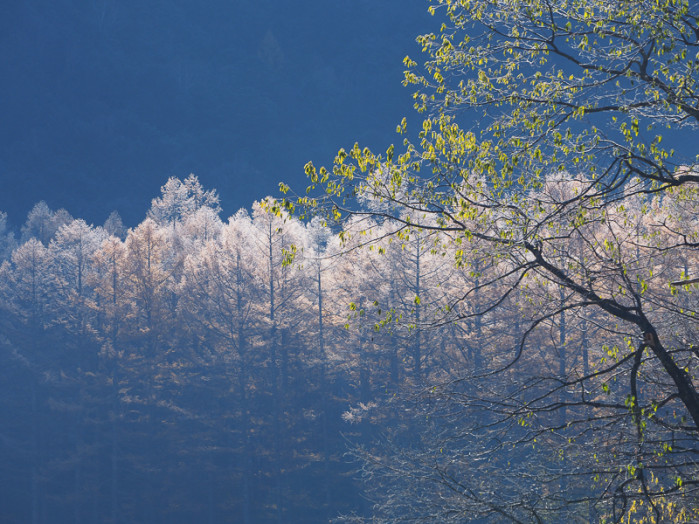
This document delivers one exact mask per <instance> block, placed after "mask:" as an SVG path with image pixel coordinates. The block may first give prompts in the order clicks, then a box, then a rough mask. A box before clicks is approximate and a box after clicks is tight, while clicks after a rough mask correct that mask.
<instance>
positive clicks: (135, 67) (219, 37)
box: [0, 0, 436, 225]
mask: <svg viewBox="0 0 699 524" xmlns="http://www.w3.org/2000/svg"><path fill="white" fill-rule="evenodd" d="M427 5H428V4H427V2H425V1H423V0H380V1H375V0H303V1H301V2H291V1H282V0H239V1H230V0H228V1H224V0H211V1H207V2H201V1H197V0H149V1H147V2H144V1H142V0H89V1H88V0H86V1H84V2H75V1H74V0H23V1H22V0H8V2H7V3H6V4H5V5H4V10H3V15H2V17H0V78H2V82H0V112H1V114H2V123H1V124H0V181H1V182H2V185H1V187H2V190H0V210H4V211H7V212H8V214H9V215H10V220H11V222H13V223H14V224H15V225H19V224H21V223H22V222H23V220H24V216H25V215H26V212H27V211H28V210H29V209H30V208H31V206H32V205H33V204H34V203H35V202H37V201H38V200H42V199H43V200H46V202H47V203H48V204H49V206H51V207H52V208H54V209H55V208H59V207H65V208H66V209H68V211H70V212H71V213H72V214H73V215H74V216H76V217H82V218H85V219H87V220H88V221H91V222H95V223H101V222H102V221H104V219H105V218H106V217H107V215H108V214H109V213H110V212H111V211H112V210H113V209H116V210H118V211H119V212H120V213H121V214H122V216H123V217H124V219H125V221H126V222H127V223H128V224H129V225H134V224H135V223H136V222H138V221H140V220H141V219H142V218H143V217H144V215H145V212H146V210H147V209H148V206H149V204H150V200H151V199H152V198H153V197H154V196H156V195H157V193H158V191H159V187H160V185H162V184H163V183H164V182H165V181H166V180H167V178H168V177H169V176H179V177H186V176H187V175H188V174H189V173H195V174H196V175H198V176H199V178H200V180H201V181H202V182H203V184H204V185H205V186H207V187H214V188H216V189H218V191H219V193H220V195H221V197H222V204H223V208H224V212H225V213H226V214H230V213H232V212H234V211H235V210H237V209H238V208H239V207H243V206H249V204H250V203H251V202H252V201H253V200H254V199H258V198H261V197H263V196H265V195H267V194H270V193H276V191H277V186H278V182H279V181H281V180H284V181H286V182H289V183H291V184H292V185H294V186H296V187H299V188H303V187H305V185H306V181H305V178H304V175H303V165H304V164H305V162H307V161H308V160H313V161H314V162H315V163H316V164H322V163H326V164H327V163H330V162H331V161H332V158H333V156H334V154H335V153H336V152H337V150H338V149H339V148H340V147H348V146H351V145H352V144H353V143H354V141H359V142H360V143H361V144H363V145H369V146H373V147H377V148H382V149H383V148H385V147H386V145H387V144H388V143H390V142H391V141H394V140H395V135H394V134H393V131H394V129H395V126H396V124H397V123H398V122H399V121H400V119H401V117H402V116H406V115H408V116H409V115H410V114H411V113H412V110H411V104H412V100H411V97H410V94H411V93H410V90H409V89H406V88H403V87H402V86H401V85H400V82H401V80H402V71H403V66H402V59H403V57H404V56H405V55H406V54H411V55H417V54H419V50H418V46H417V45H416V44H415V43H414V39H415V36H416V35H417V34H418V33H420V32H425V31H427V30H428V29H432V27H433V25H434V24H436V21H435V20H434V19H432V18H431V17H430V16H429V15H428V14H427V13H426V8H427Z"/></svg>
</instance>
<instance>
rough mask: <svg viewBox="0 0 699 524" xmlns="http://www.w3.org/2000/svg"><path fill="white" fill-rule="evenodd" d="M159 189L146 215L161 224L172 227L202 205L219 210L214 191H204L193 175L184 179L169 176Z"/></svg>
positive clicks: (216, 211)
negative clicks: (158, 194)
mask: <svg viewBox="0 0 699 524" xmlns="http://www.w3.org/2000/svg"><path fill="white" fill-rule="evenodd" d="M160 191H161V196H160V197H158V198H154V199H153V201H152V203H151V208H150V210H149V211H148V217H149V218H152V219H153V220H154V221H155V222H156V223H157V224H159V225H161V226H165V225H169V226H171V227H173V228H174V227H175V225H176V224H177V223H179V222H181V221H184V220H185V219H186V218H187V217H189V216H190V215H192V214H194V213H195V212H196V211H197V210H199V209H200V208H202V207H208V208H210V209H211V210H213V211H214V212H215V213H219V212H220V211H221V208H220V207H219V198H218V195H217V194H216V191H215V190H208V191H206V190H205V189H204V188H203V187H202V185H201V184H200V183H199V179H198V178H197V177H196V176H195V175H189V176H188V177H187V178H186V179H185V180H184V181H182V180H180V179H179V178H176V177H170V178H169V179H168V181H167V182H166V183H165V185H164V186H162V187H161V188H160Z"/></svg>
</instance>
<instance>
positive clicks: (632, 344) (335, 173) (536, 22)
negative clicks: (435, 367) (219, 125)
mask: <svg viewBox="0 0 699 524" xmlns="http://www.w3.org/2000/svg"><path fill="white" fill-rule="evenodd" d="M430 11H431V12H432V13H433V14H436V13H440V14H441V15H442V16H443V20H444V23H443V24H442V25H441V28H440V31H439V32H438V33H436V34H435V33H428V34H426V35H422V36H420V37H418V42H419V43H420V44H421V45H422V49H423V52H424V53H425V60H424V61H423V63H422V64H421V65H419V64H418V63H417V62H416V61H413V60H412V59H410V58H409V57H406V59H405V64H406V67H407V71H406V75H405V84H407V85H413V86H416V88H417V91H416V92H415V100H416V108H417V109H418V111H420V112H422V114H423V115H424V120H423V122H422V129H421V131H420V132H419V142H418V143H417V144H414V143H413V142H412V141H411V140H410V139H409V138H405V139H404V141H403V149H402V152H399V151H396V149H397V148H396V147H395V146H393V145H391V146H390V147H389V148H388V149H387V151H386V153H385V155H376V154H374V153H373V152H372V151H370V150H369V149H368V148H364V149H362V148H360V147H359V145H356V144H355V146H354V147H353V148H352V149H351V150H349V151H345V150H340V151H339V153H338V154H337V156H336V157H335V160H334V166H333V168H332V169H330V170H327V169H325V168H320V169H316V168H315V166H314V165H313V164H312V163H309V164H307V166H306V172H307V174H308V176H309V178H310V181H311V186H310V188H309V192H310V195H309V196H303V197H298V198H297V199H295V200H293V199H289V200H287V201H286V207H287V209H294V208H296V207H301V208H302V209H304V210H305V211H307V212H319V211H320V212H323V213H325V214H326V216H327V218H328V219H329V220H335V221H336V222H340V221H341V220H343V219H344V218H345V217H347V216H354V217H362V216H364V217H366V216H370V217H374V219H376V220H380V221H382V223H383V224H384V225H385V226H386V225H387V226H388V229H386V230H385V231H386V233H385V236H388V237H400V236H405V235H409V234H414V233H415V232H417V231H432V232H434V234H437V235H441V237H442V240H441V248H440V249H441V250H442V252H444V253H451V254H452V255H453V256H454V260H455V263H456V265H458V266H461V267H464V268H468V270H469V271H470V272H471V274H472V275H473V276H474V277H475V278H476V280H475V282H474V284H475V285H473V286H472V287H469V288H467V289H464V290H463V293H461V295H460V296H459V297H458V298H457V299H456V300H455V301H451V302H448V303H446V304H444V307H445V309H446V310H448V311H450V312H451V313H452V317H451V318H452V321H454V322H456V323H461V322H468V321H469V320H470V319H473V320H477V319H486V318H489V317H493V315H497V314H498V312H499V311H502V310H503V309H504V308H506V307H509V306H508V304H511V303H513V302H514V303H520V306H519V307H520V310H521V311H522V314H523V320H524V321H525V325H523V326H522V328H521V336H519V337H518V341H517V342H516V343H515V344H514V347H512V346H509V345H505V347H502V346H501V347H500V348H497V347H480V351H481V352H484V351H487V352H488V353H489V355H488V356H489V358H488V360H487V361H484V362H482V363H481V364H480V366H479V368H478V369H475V370H474V371H473V372H464V373H463V378H464V379H465V380H466V379H467V380H466V381H467V382H472V383H474V384H482V385H483V386H488V385H491V386H492V385H493V384H496V383H498V380H499V379H498V377H500V381H501V380H502V377H503V376H504V374H507V373H509V374H510V375H508V376H511V373H512V372H513V370H516V373H518V374H520V375H519V376H520V379H519V380H517V381H515V382H514V383H513V385H514V389H512V388H509V387H508V388H507V390H506V391H507V394H505V393H503V394H498V392H497V388H495V389H494V388H493V387H485V389H483V390H482V391H483V392H484V393H485V392H488V393H490V394H494V395H495V397H491V398H488V397H487V396H486V395H479V394H477V389H476V393H469V394H466V392H465V391H461V390H459V389H458V388H453V389H451V390H449V388H447V389H445V390H442V398H443V399H450V400H449V401H450V402H452V401H453V402H456V404H458V405H461V406H462V407H463V408H469V407H470V408H471V413H472V414H473V413H474V412H477V411H478V409H477V406H483V405H487V406H489V408H490V409H489V411H490V412H491V414H497V417H498V418H497V420H496V421H494V422H490V423H493V424H500V427H505V426H507V425H508V424H509V423H511V422H512V421H513V420H518V419H520V418H522V420H524V427H526V428H533V429H532V431H531V432H528V435H529V436H530V437H531V439H534V438H536V435H537V434H538V435H539V442H541V441H542V440H543V439H542V438H541V435H543V434H546V431H553V432H554V433H555V432H556V431H559V432H560V434H561V435H566V434H567V433H568V435H567V438H570V439H572V440H571V441H574V442H575V443H576V445H575V447H574V448H573V449H572V451H575V452H576V453H578V456H579V457H581V458H582V457H583V455H585V462H584V463H585V464H587V465H589V467H587V466H586V468H585V474H584V475H581V476H580V478H579V479H578V480H576V482H578V484H579V485H580V483H584V482H587V483H588V485H589V486H590V488H589V493H590V494H589V495H586V496H585V497H584V498H583V499H580V498H578V497H576V496H575V494H574V492H573V491H570V492H566V493H564V494H563V498H562V499H558V498H557V497H553V498H551V497H549V499H548V500H549V501H553V502H554V503H555V504H553V506H551V505H550V504H548V503H546V504H545V508H544V510H542V507H541V506H539V505H537V504H534V503H530V502H528V501H531V500H532V498H531V497H532V496H533V494H532V492H531V490H526V489H525V490H524V492H521V493H519V495H518V497H514V498H512V499H511V500H510V502H507V501H506V500H507V498H508V497H507V496H505V492H504V491H503V490H500V491H499V492H498V490H486V491H480V492H479V491H478V490H475V491H474V492H473V493H475V495H474V498H473V500H472V501H471V502H472V503H474V504H478V505H481V506H483V507H491V508H498V509H500V510H502V511H505V510H506V509H508V510H509V509H512V508H519V509H520V510H526V511H528V512H529V513H525V515H524V516H522V515H520V516H517V513H513V512H508V513H507V514H506V515H507V517H508V518H511V519H513V520H517V519H522V518H524V519H536V518H540V517H539V515H540V514H545V515H554V517H553V518H564V517H563V515H564V513H561V512H566V511H568V509H566V503H569V505H570V506H572V507H573V509H572V511H578V510H576V509H575V507H574V506H575V503H574V502H573V501H574V500H577V501H578V502H579V501H581V500H585V503H587V502H590V503H594V505H595V507H596V511H597V513H598V514H600V515H611V516H613V517H614V519H616V520H618V519H620V518H622V517H623V516H624V515H625V514H626V513H627V512H628V509H629V507H630V506H631V502H630V501H631V500H635V499H636V498H638V497H641V498H644V499H645V500H646V502H647V503H648V504H649V505H650V507H655V506H654V500H661V499H662V498H663V497H665V496H668V494H669V493H670V494H671V496H672V497H676V499H677V500H679V501H680V502H682V501H683V500H685V501H688V500H691V497H692V494H693V493H694V492H693V489H695V485H694V484H693V482H692V483H691V484H688V483H686V482H684V480H680V481H678V480H677V478H678V476H676V475H675V474H676V473H677V472H679V471H682V473H681V475H680V476H681V479H685V478H687V475H688V476H689V477H690V478H693V477H696V473H697V464H696V461H695V459H693V458H691V457H692V456H693V455H692V454H693V453H695V452H696V448H697V437H698V433H697V432H698V431H699V394H698V392H697V388H696V386H695V382H694V381H695V378H694V374H695V372H696V371H695V367H694V366H695V364H694V360H693V354H694V349H693V344H694V343H693V342H689V341H687V340H686V339H684V341H683V340H681V339H680V338H679V333H680V332H684V330H686V329H690V331H693V329H694V328H693V327H692V328H689V326H694V324H695V323H696V321H695V315H696V310H697V307H696V303H690V304H688V303H687V301H686V296H685V295H684V294H682V293H680V292H678V290H677V289H676V287H675V286H672V285H670V282H676V281H677V280H678V279H680V280H681V275H687V269H686V268H685V269H683V270H682V269H680V268H677V267H676V264H675V261H681V260H685V259H686V257H693V256H694V253H695V252H696V246H697V239H698V235H699V227H698V224H697V221H696V216H694V217H691V218H689V219H688V220H685V221H682V225H681V226H680V225H679V221H678V220H677V219H676V218H672V217H673V216H680V214H681V211H680V210H681V209H682V207H683V206H682V205H679V206H678V205H676V204H675V206H676V211H670V210H669V209H666V208H665V207H664V206H665V205H666V202H667V204H668V205H670V204H669V203H670V202H672V201H677V202H688V203H695V202H696V200H697V194H698V193H699V184H698V182H699V170H697V164H696V161H695V160H694V157H692V156H690V155H691V153H692V152H687V151H684V152H683V151H680V152H679V153H677V154H676V153H675V152H674V151H673V150H670V149H667V148H666V147H665V145H664V144H665V143H666V142H667V140H666V141H665V142H663V137H662V134H661V133H662V128H663V127H667V126H670V127H672V128H682V129H683V132H684V133H686V134H693V135H696V133H697V126H699V97H698V96H697V91H696V87H697V81H699V54H698V53H697V51H699V31H698V30H697V27H698V24H699V8H698V7H697V6H695V5H693V4H692V3H689V2H686V1H664V2H650V1H641V2H627V1H624V0H618V1H613V2H607V1H601V0H600V1H598V0H582V1H564V2H556V3H552V2H546V1H540V0H527V1H523V2H522V1H514V0H512V1H509V0H499V1H495V2H493V1H489V0H436V1H434V2H433V4H432V6H431V7H430ZM397 131H398V132H399V133H400V134H402V135H404V136H406V137H409V136H410V135H409V134H408V131H407V124H406V121H405V120H404V121H403V122H402V123H401V125H400V126H398V129H397ZM556 177H558V178H557V179H556ZM556 180H558V182H556ZM282 189H284V190H286V189H287V188H286V186H282ZM315 190H319V191H318V192H317V193H316V192H315ZM320 190H322V191H320ZM367 202H369V203H370V204H371V205H366V203H367ZM690 205H691V204H690ZM356 223H357V221H356V220H355V221H354V222H353V224H356ZM348 233H349V232H345V233H344V236H345V238H347V235H348ZM377 241H378V240H377ZM683 271H684V272H683ZM476 295H477V296H478V297H484V298H485V300H482V299H481V298H479V299H478V300H475V302H476V304H475V307H471V308H469V310H467V311H464V310H463V309H461V310H460V308H458V307H454V306H455V305H458V304H463V303H466V302H472V301H473V299H474V298H475V297H476ZM592 318H594V321H595V323H596V324H597V326H598V327H599V328H600V330H599V333H598V336H599V337H601V340H602V341H605V342H604V343H605V347H606V348H607V351H609V352H610V355H608V356H607V357H603V358H604V359H605V360H603V361H602V364H601V365H600V366H598V367H597V368H595V369H590V368H589V367H586V366H588V365H589V362H587V363H586V362H582V366H580V367H577V366H573V365H571V362H569V358H568V356H567V355H566V352H567V351H568V348H569V347H570V344H583V340H584V344H585V345H586V344H587V343H588V341H587V339H583V338H582V334H583V333H586V329H587V328H586V327H584V326H586V323H587V322H590V321H591V319H592ZM572 319H576V322H575V324H574V325H576V326H578V328H577V329H579V333H580V338H578V337H575V338H571V336H570V334H569V331H570V330H569V328H568V324H569V322H570V320H572ZM680 326H683V327H680ZM546 330H548V331H549V332H552V331H553V330H555V331H556V333H557V336H556V337H555V341H554V340H553V337H551V338H550V342H547V343H546V344H540V345H539V347H540V348H542V350H543V351H544V353H541V354H540V355H538V356H537V355H535V353H536V352H535V350H534V349H533V347H532V346H535V344H534V343H533V341H535V340H536V341H537V342H538V341H540V340H541V338H540V336H541V335H540V334H541V333H542V331H546ZM587 335H589V333H587ZM587 335H586V336H587ZM576 339H577V342H576ZM586 351H587V350H586V349H585V348H584V347H582V348H579V350H576V352H577V353H580V354H585V352H586ZM547 353H548V355H552V354H557V355H558V365H557V366H556V367H555V369H554V368H550V367H548V366H544V367H542V363H545V362H546V356H547ZM485 378H487V380H484V379H485ZM612 382H615V383H620V382H623V383H624V384H625V388H624V389H623V390H619V391H614V392H612V393H609V394H610V395H613V398H614V400H613V401H610V402H606V401H603V400H601V399H603V398H604V395H606V394H607V392H608V391H609V388H610V383H612ZM459 383H460V384H461V383H462V382H459ZM500 383H501V382H500ZM533 384H536V385H535V386H533ZM507 395H509V396H507ZM600 395H602V396H600ZM459 398H460V399H461V400H458V401H457V399H459ZM464 399H466V400H464ZM484 401H485V403H484ZM474 410H475V411H474ZM576 410H577V411H576ZM466 411H468V409H467V410H466ZM574 412H575V419H574V422H573V421H571V420H569V419H568V416H569V415H572V414H573V413H574ZM550 413H557V414H558V416H557V417H551V416H549V415H548V414H550ZM532 415H537V418H536V424H534V425H532V426H528V425H527V417H528V416H532ZM606 417H612V418H613V419H614V420H616V421H618V424H616V425H615V430H614V435H615V437H614V438H616V439H619V440H618V441H617V442H616V443H614V444H613V443H612V442H613V439H612V438H611V437H609V436H607V435H605V429H606V428H605V425H604V424H603V423H602V421H604V420H605V418H606ZM477 426H478V424H477ZM651 426H652V427H651ZM479 427H480V428H481V429H483V428H484V425H479ZM574 427H577V428H580V430H579V434H578V435H575V436H574V435H571V434H569V432H570V431H571V428H574ZM677 434H681V435H682V437H681V440H682V442H683V444H682V446H681V447H682V448H683V449H682V450H681V451H679V452H678V453H676V454H675V453H669V454H668V453H664V452H663V449H667V446H670V447H672V444H671V442H675V440H674V439H675V438H676V435H677ZM526 442H530V438H529V437H527V436H526V435H525V436H524V437H522V439H519V438H517V439H515V441H514V444H517V445H520V446H521V445H522V444H524V443H526ZM544 442H546V441H545V440H544ZM559 444H560V443H559V442H557V441H556V439H552V440H549V441H548V445H549V449H550V450H552V449H554V447H555V446H558V445H559ZM601 444H605V445H604V446H602V445H601ZM595 445H597V446H600V447H599V448H598V449H599V450H600V451H602V452H604V451H605V450H606V452H607V454H606V455H605V460H609V461H610V464H612V465H613V466H612V467H610V468H609V469H608V470H604V472H603V473H602V475H601V476H604V477H605V478H606V479H608V485H607V486H606V487H605V489H604V490H602V489H597V488H594V487H593V486H592V484H593V479H594V478H595V475H594V474H593V473H594V461H592V462H590V461H591V460H592V455H593V454H592V453H590V450H591V449H593V446H595ZM467 449H468V448H465V447H464V448H461V451H462V452H463V453H468V452H467ZM493 449H494V448H491V450H490V451H492V450H493ZM619 449H623V450H624V451H623V453H621V454H615V453H614V450H619ZM653 453H655V454H656V456H663V457H664V459H663V461H661V462H662V464H661V463H658V462H657V461H653V460H652V459H651V457H652V456H653ZM471 456H472V455H471ZM613 457H617V458H614V459H613V460H612V458H613ZM618 457H623V459H619V458H618ZM527 463H528V464H529V465H530V466H532V464H531V463H530V462H528V459H527V460H524V461H523V462H522V464H527ZM440 471H442V473H443V474H445V475H446V472H445V471H444V470H440ZM503 471H506V469H503ZM522 471H524V470H522ZM533 471H541V474H540V477H539V478H541V479H549V480H547V485H551V484H550V483H552V482H553V481H552V480H551V479H552V478H553V477H552V476H550V475H548V472H547V471H546V470H545V469H541V468H538V469H534V470H533ZM483 473H484V477H483V478H486V476H487V475H491V477H490V478H492V473H488V472H486V471H485V470H483ZM563 474H565V471H562V472H561V471H560V470H559V471H558V472H557V473H555V475H554V477H557V478H559V479H560V478H561V475H563ZM651 477H653V479H654V480H653V482H656V481H657V482H658V484H654V483H653V482H651V480H650V478H651ZM441 478H442V479H443V478H444V477H443V476H442V477H441ZM504 478H507V475H504ZM523 478H524V477H523ZM460 480H461V479H459V478H455V479H454V482H455V483H454V484H453V486H459V485H460V484H459V481H460ZM573 480H575V478H573ZM503 482H506V481H503ZM557 485H558V486H560V485H561V484H560V482H558V483H557ZM462 487H463V486H462ZM571 489H572V488H571ZM499 495H502V496H499ZM498 497H499V499H498ZM537 497H538V498H536V497H535V500H540V499H541V495H537ZM683 497H684V498H683ZM465 498H466V499H468V497H465ZM544 498H545V497H544ZM498 504H499V505H498ZM658 511H659V510H658ZM551 512H553V513H551ZM556 512H558V513H556ZM555 515H557V516H555Z"/></svg>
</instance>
